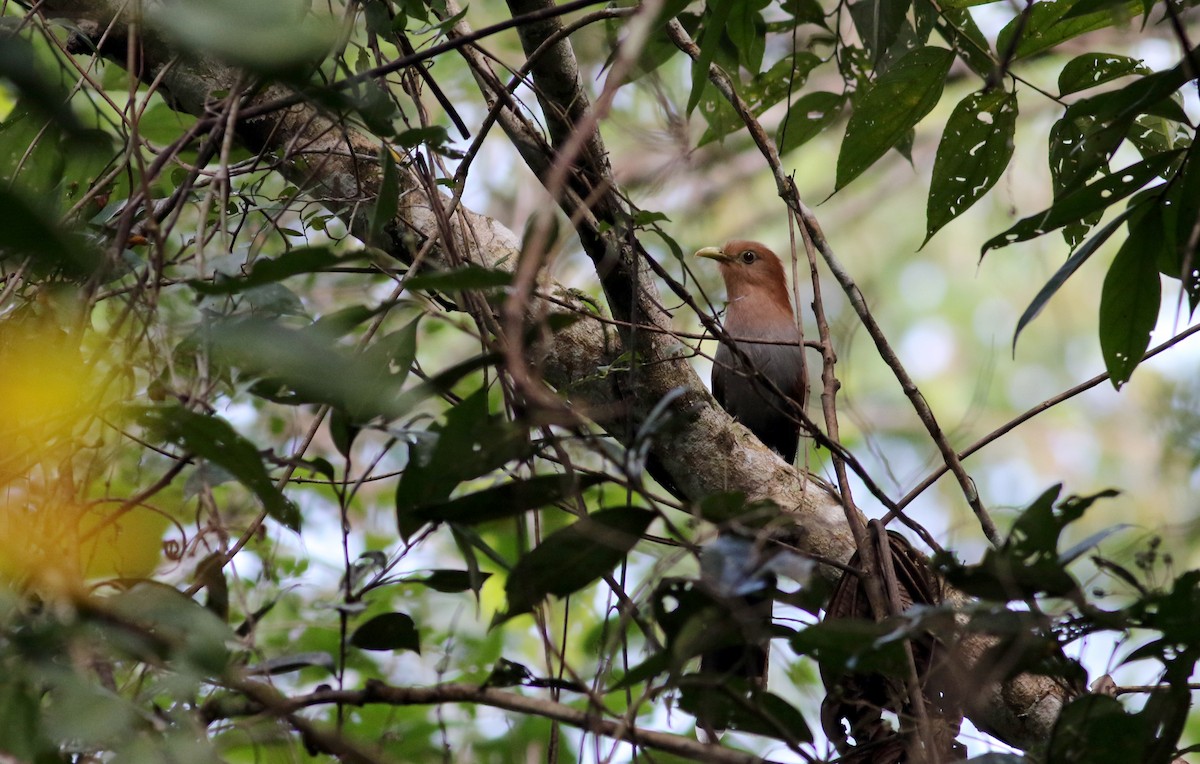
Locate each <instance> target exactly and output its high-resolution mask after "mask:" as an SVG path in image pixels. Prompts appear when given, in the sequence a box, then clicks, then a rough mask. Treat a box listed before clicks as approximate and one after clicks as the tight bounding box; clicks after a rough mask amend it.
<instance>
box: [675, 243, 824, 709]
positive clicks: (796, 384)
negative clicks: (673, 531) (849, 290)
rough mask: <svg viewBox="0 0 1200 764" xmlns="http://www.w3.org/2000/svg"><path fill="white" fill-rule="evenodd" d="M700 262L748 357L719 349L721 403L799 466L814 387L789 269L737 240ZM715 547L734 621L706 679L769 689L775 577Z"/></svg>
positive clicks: (710, 579)
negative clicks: (715, 274) (803, 418)
mask: <svg viewBox="0 0 1200 764" xmlns="http://www.w3.org/2000/svg"><path fill="white" fill-rule="evenodd" d="M696 256H697V257H702V258H708V259H711V260H715V261H716V262H717V264H718V266H719V268H720V272H721V277H722V279H723V280H724V282H725V290H726V293H727V298H728V308H727V309H726V311H725V319H724V328H725V333H726V335H728V338H729V341H730V342H732V343H733V344H735V345H736V346H737V349H738V350H739V351H740V353H736V352H734V350H733V348H731V347H730V345H729V344H727V343H726V342H724V341H723V342H722V343H721V344H720V346H719V348H718V349H717V353H716V357H715V358H714V363H713V372H712V391H713V397H714V398H716V400H717V403H718V404H720V406H721V408H723V409H724V410H725V411H726V412H728V413H729V414H730V416H732V417H733V418H734V419H736V420H737V421H738V422H740V423H742V424H743V425H744V426H745V427H746V428H747V429H749V430H750V432H752V433H754V435H755V437H757V438H758V439H759V440H760V441H762V442H763V444H764V445H765V446H767V447H768V448H770V449H771V450H772V451H774V452H775V453H776V454H778V455H779V457H780V458H781V459H783V460H784V461H786V462H788V463H789V464H791V463H792V462H794V461H795V459H796V451H797V449H798V445H799V440H800V420H799V417H798V416H797V414H798V411H797V409H798V410H801V411H802V410H803V408H804V405H805V403H806V402H807V397H808V381H807V378H806V374H805V364H804V343H803V335H802V334H801V331H800V328H799V327H798V326H797V324H796V318H795V314H794V313H793V312H792V303H791V299H790V298H789V297H788V289H787V280H786V278H785V276H784V272H783V264H782V263H780V261H779V258H778V256H776V255H775V253H774V252H772V251H771V250H770V249H769V248H767V246H766V245H764V244H760V243H759V242H755V241H742V240H735V241H730V242H727V243H726V244H725V245H724V246H723V247H719V248H718V247H705V248H703V249H700V250H698V251H697V252H696ZM760 340H765V341H766V342H759V341H760ZM709 546H710V547H711V549H706V552H705V554H704V555H702V558H701V580H702V581H707V583H708V584H709V588H710V590H711V591H712V594H713V596H714V598H715V599H717V600H718V601H719V602H720V603H721V605H722V606H723V607H724V609H726V610H727V611H728V613H729V616H730V617H729V618H728V619H724V620H723V621H721V622H720V623H719V624H718V623H714V624H713V632H714V640H715V641H716V642H718V643H719V645H720V646H719V647H715V648H711V649H709V650H706V651H705V652H703V653H702V654H701V658H700V671H701V673H702V674H715V675H718V676H721V677H738V678H741V679H745V680H747V681H748V682H749V683H750V684H751V686H754V687H764V686H765V685H766V675H767V658H768V655H769V647H770V643H769V639H770V627H771V617H772V607H773V605H774V601H773V594H774V588H775V580H774V575H773V574H770V573H761V572H757V573H756V572H755V571H754V570H752V568H753V567H754V564H753V563H752V562H751V563H747V562H746V561H728V560H726V559H724V558H727V557H729V556H730V555H731V554H736V553H735V552H732V551H731V550H735V549H736V548H737V546H736V545H731V544H730V543H729V539H728V538H727V534H722V536H719V537H718V539H717V541H716V542H713V543H712V544H710V545H709ZM745 546H757V545H749V544H747V545H745ZM747 554H752V552H748V553H747ZM706 556H707V558H708V559H707V560H706ZM706 563H707V564H706ZM739 565H740V566H741V568H742V569H741V570H740V571H738V572H737V576H736V577H737V578H738V579H740V580H737V581H735V582H734V583H732V584H731V583H730V580H729V578H730V577H729V576H727V575H721V574H718V576H716V577H714V576H713V575H711V574H709V573H708V572H707V571H706V570H705V568H706V567H707V568H709V569H710V570H718V571H720V570H729V569H730V568H731V567H732V568H733V569H734V570H737V569H738V566H739ZM754 577H757V578H758V580H757V581H755V580H753V579H754Z"/></svg>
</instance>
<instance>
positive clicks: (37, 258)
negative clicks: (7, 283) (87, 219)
mask: <svg viewBox="0 0 1200 764" xmlns="http://www.w3.org/2000/svg"><path fill="white" fill-rule="evenodd" d="M25 257H28V258H30V261H31V264H32V265H33V267H34V269H36V270H37V271H39V272H41V273H54V272H58V271H61V272H62V273H64V274H65V275H67V276H70V277H72V278H74V279H76V280H79V281H85V280H87V279H88V278H90V277H91V276H92V275H93V274H95V273H96V271H97V270H99V269H100V268H101V267H102V266H103V263H104V259H103V257H102V255H101V254H100V252H98V251H97V250H96V248H95V247H93V246H92V245H91V244H90V243H89V242H88V241H87V240H85V239H84V238H83V237H82V236H79V235H78V234H77V233H76V232H75V231H74V230H72V229H71V228H70V227H68V226H66V225H63V224H60V223H58V222H57V221H55V220H54V216H53V215H52V214H51V211H50V210H48V209H46V208H44V207H43V206H42V205H41V204H36V203H34V201H33V200H32V199H30V198H29V197H27V196H25V195H24V194H22V193H18V192H17V191H16V190H15V189H13V187H12V186H10V185H9V184H8V183H0V261H3V260H9V259H12V260H17V262H18V263H19V262H20V259H21V258H25ZM15 265H16V263H14V267H15Z"/></svg>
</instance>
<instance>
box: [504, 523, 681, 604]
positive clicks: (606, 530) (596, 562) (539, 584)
mask: <svg viewBox="0 0 1200 764" xmlns="http://www.w3.org/2000/svg"><path fill="white" fill-rule="evenodd" d="M655 517H657V515H656V514H655V513H654V512H651V511H650V510H648V509H641V508H638V507H611V508H608V509H602V510H600V511H598V512H593V513H592V514H590V515H588V516H586V517H581V518H580V519H579V520H578V521H576V522H575V523H574V524H572V525H569V526H567V527H566V528H563V529H561V530H558V531H555V532H554V533H551V534H550V535H549V536H547V537H546V538H545V539H544V540H543V541H542V543H541V544H539V545H538V546H537V547H536V548H535V549H533V550H531V551H530V552H529V554H527V555H525V556H524V557H522V558H521V559H520V560H518V561H517V564H516V567H514V568H513V570H512V573H510V574H509V577H508V582H507V583H506V584H505V587H504V591H505V593H506V594H507V595H508V612H507V614H506V615H505V617H512V616H515V615H519V614H521V613H525V612H528V611H529V610H531V609H533V606H534V605H536V604H537V603H539V602H541V601H542V600H543V599H544V598H545V597H547V596H548V595H551V594H553V595H555V596H558V597H565V596H567V595H568V594H572V593H574V592H576V591H579V590H580V589H582V588H583V587H585V586H587V585H588V584H590V583H591V582H593V581H595V580H596V579H597V578H599V577H600V576H602V575H604V574H605V573H607V572H609V571H610V570H612V569H613V568H614V567H616V565H617V564H618V563H620V562H621V560H623V559H625V555H626V554H628V553H629V550H631V549H633V546H634V545H635V544H636V543H637V542H638V540H639V539H640V538H641V536H642V534H643V533H645V531H646V528H648V527H649V526H650V523H651V522H653V521H654V518H655Z"/></svg>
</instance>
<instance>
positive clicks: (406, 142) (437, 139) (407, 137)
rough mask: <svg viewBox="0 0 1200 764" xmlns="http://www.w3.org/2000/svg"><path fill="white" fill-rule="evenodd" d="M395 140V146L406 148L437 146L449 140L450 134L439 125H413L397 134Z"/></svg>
mask: <svg viewBox="0 0 1200 764" xmlns="http://www.w3.org/2000/svg"><path fill="white" fill-rule="evenodd" d="M395 141H396V145H397V146H401V147H403V148H406V149H413V148H416V147H417V146H425V145H429V146H434V147H438V146H441V145H443V144H446V143H449V142H450V134H449V133H448V132H447V131H446V128H444V127H442V126H441V125H430V126H429V127H414V128H412V129H409V130H405V131H404V132H402V133H400V134H399V135H397V136H396V138H395Z"/></svg>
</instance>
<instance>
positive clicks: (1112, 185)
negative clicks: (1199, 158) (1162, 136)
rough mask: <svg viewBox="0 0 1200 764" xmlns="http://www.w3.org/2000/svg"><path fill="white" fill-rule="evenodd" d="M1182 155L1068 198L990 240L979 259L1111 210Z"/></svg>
mask: <svg viewBox="0 0 1200 764" xmlns="http://www.w3.org/2000/svg"><path fill="white" fill-rule="evenodd" d="M1181 153H1182V150H1179V151H1168V152H1166V153H1164V154H1158V155H1155V156H1152V157H1150V158H1149V159H1144V160H1142V161H1141V162H1138V163H1136V164H1132V165H1130V166H1128V167H1126V168H1125V169H1123V170H1120V171H1118V172H1114V173H1112V174H1111V175H1106V176H1105V177H1103V178H1101V179H1100V180H1097V181H1096V182H1094V183H1091V184H1089V185H1087V186H1084V187H1083V188H1080V189H1078V190H1076V191H1072V192H1071V193H1069V194H1066V195H1065V196H1063V197H1062V198H1061V199H1059V200H1058V201H1056V202H1055V203H1054V204H1053V205H1052V206H1051V207H1050V208H1049V209H1046V210H1043V211H1042V212H1039V213H1038V214H1036V215H1030V216H1029V217H1027V218H1024V219H1022V220H1020V221H1018V222H1017V224H1016V225H1014V226H1012V227H1011V228H1009V229H1008V230H1007V231H1005V232H1004V233H1002V234H1000V235H999V236H994V237H992V238H991V239H988V241H987V243H985V244H984V245H983V251H982V252H980V256H981V257H982V256H983V255H985V254H987V252H988V250H990V249H996V248H998V247H1006V246H1008V245H1009V244H1014V243H1016V242H1018V241H1028V240H1029V239H1034V238H1037V237H1038V236H1041V235H1042V234H1046V233H1049V232H1050V231H1055V230H1057V229H1059V228H1062V227H1063V226H1065V225H1067V224H1069V223H1074V222H1077V221H1080V220H1083V219H1084V218H1086V217H1087V216H1088V215H1091V214H1092V213H1093V212H1097V211H1099V210H1103V209H1104V208H1105V207H1110V206H1112V205H1113V204H1115V203H1116V202H1119V201H1120V200H1122V199H1124V198H1125V197H1127V196H1129V195H1130V194H1132V193H1133V192H1134V191H1137V190H1138V189H1139V188H1141V187H1142V186H1144V185H1146V184H1147V183H1149V182H1150V181H1151V180H1152V179H1153V178H1154V177H1155V176H1156V175H1158V174H1159V173H1160V172H1162V171H1163V170H1164V169H1165V168H1166V167H1167V166H1168V165H1170V164H1171V162H1173V161H1174V160H1175V158H1176V157H1177V156H1179V155H1180V154H1181Z"/></svg>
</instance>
